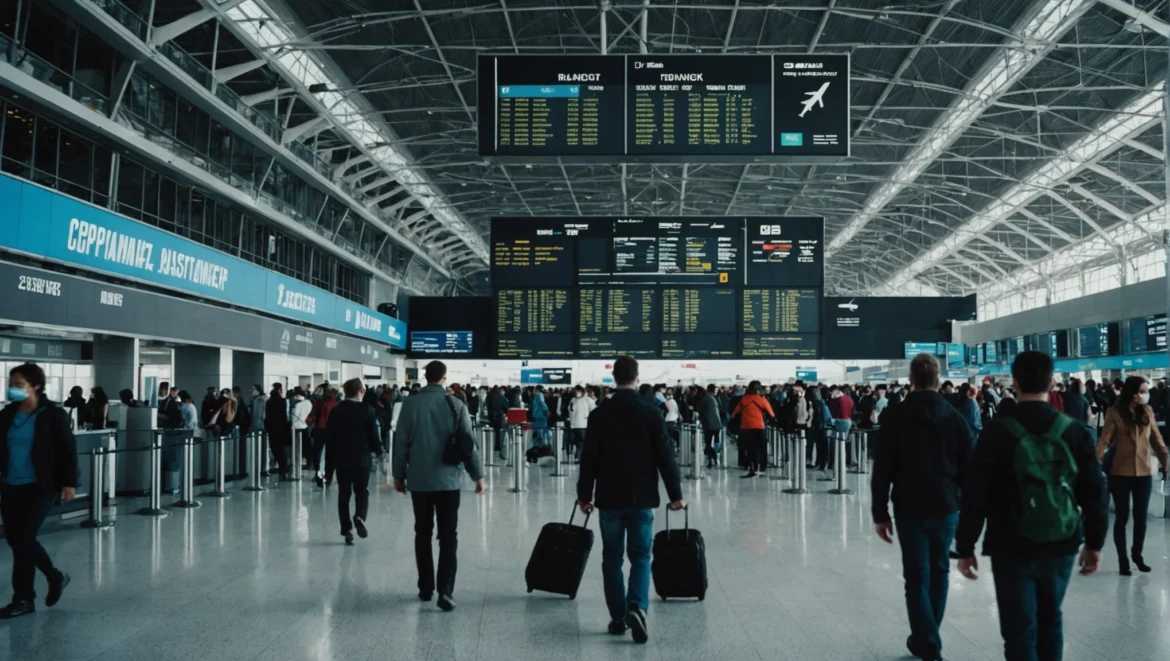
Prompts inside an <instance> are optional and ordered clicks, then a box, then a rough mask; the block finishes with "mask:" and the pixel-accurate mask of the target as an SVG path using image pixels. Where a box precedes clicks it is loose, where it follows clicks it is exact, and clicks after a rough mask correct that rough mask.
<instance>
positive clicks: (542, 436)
mask: <svg viewBox="0 0 1170 661" xmlns="http://www.w3.org/2000/svg"><path fill="white" fill-rule="evenodd" d="M529 420H530V421H531V422H532V445H533V447H549V442H548V403H546V402H545V401H544V386H536V390H535V391H534V392H533V393H532V408H531V410H530V411H529Z"/></svg>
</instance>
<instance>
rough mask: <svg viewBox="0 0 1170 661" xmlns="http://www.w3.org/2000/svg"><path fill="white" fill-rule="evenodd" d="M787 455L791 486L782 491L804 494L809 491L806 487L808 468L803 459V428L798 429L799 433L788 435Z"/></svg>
mask: <svg viewBox="0 0 1170 661" xmlns="http://www.w3.org/2000/svg"><path fill="white" fill-rule="evenodd" d="M788 456H789V465H790V468H789V474H790V475H791V476H792V486H790V487H788V488H787V489H785V490H784V493H792V494H805V493H809V489H808V468H807V467H806V466H805V463H804V461H803V458H804V430H803V429H802V430H800V433H799V434H791V435H789V437H788Z"/></svg>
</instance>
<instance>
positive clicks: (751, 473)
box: [739, 471, 756, 480]
mask: <svg viewBox="0 0 1170 661" xmlns="http://www.w3.org/2000/svg"><path fill="white" fill-rule="evenodd" d="M755 476H756V472H755V471H752V472H750V473H748V474H747V475H740V476H739V479H741V480H750V479H752V478H753V477H755Z"/></svg>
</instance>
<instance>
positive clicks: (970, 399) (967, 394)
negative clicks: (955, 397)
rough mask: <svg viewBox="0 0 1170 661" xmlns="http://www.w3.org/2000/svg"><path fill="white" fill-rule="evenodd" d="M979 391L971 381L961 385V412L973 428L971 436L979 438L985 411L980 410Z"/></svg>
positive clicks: (965, 420)
mask: <svg viewBox="0 0 1170 661" xmlns="http://www.w3.org/2000/svg"><path fill="white" fill-rule="evenodd" d="M978 395H979V391H978V390H976V389H975V386H973V385H971V384H970V383H964V384H963V385H961V386H959V406H958V407H957V408H958V409H959V414H960V415H961V416H962V418H963V421H964V422H966V423H967V426H968V427H970V428H971V437H972V438H978V437H979V433H980V432H982V431H983V412H982V411H980V410H979V402H978V399H977V397H978Z"/></svg>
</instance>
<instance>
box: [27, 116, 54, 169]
mask: <svg viewBox="0 0 1170 661" xmlns="http://www.w3.org/2000/svg"><path fill="white" fill-rule="evenodd" d="M57 133H58V130H57V125H56V124H54V123H53V122H50V121H48V120H46V119H44V118H42V117H38V118H37V141H36V154H35V156H34V157H33V167H34V168H35V169H37V170H40V171H41V172H42V173H44V174H49V175H54V176H55V175H56V174H57Z"/></svg>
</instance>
